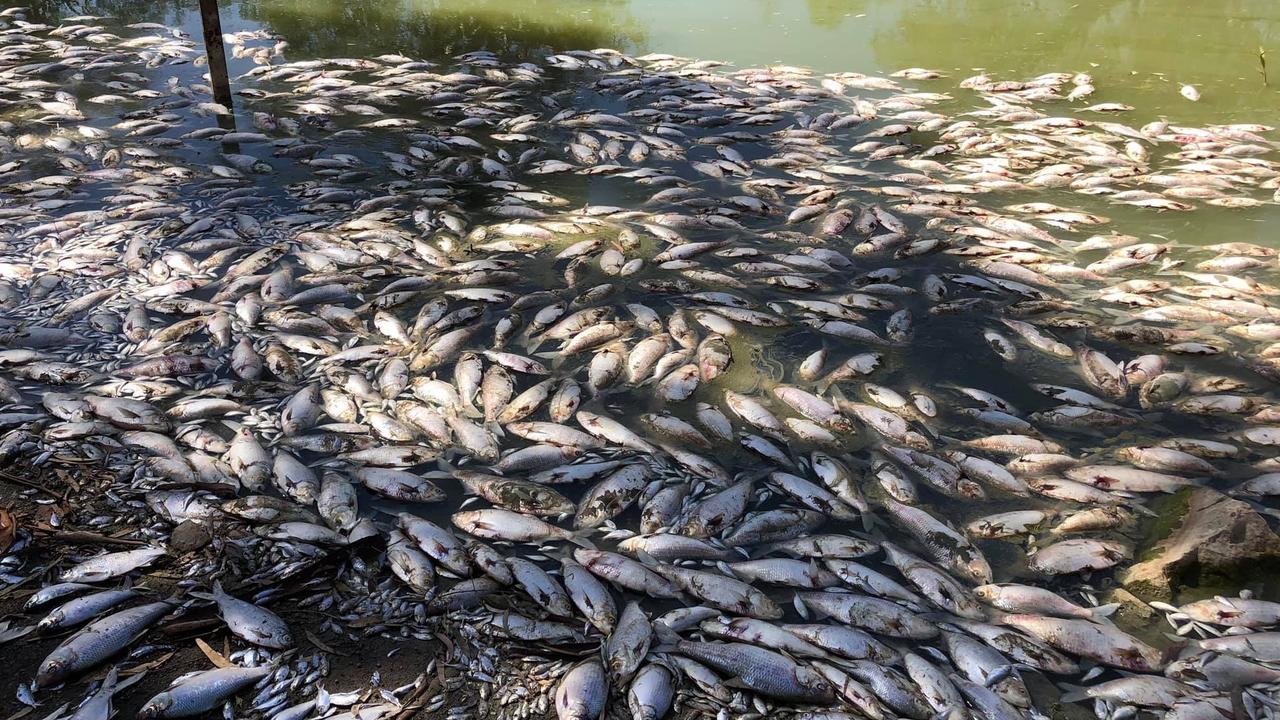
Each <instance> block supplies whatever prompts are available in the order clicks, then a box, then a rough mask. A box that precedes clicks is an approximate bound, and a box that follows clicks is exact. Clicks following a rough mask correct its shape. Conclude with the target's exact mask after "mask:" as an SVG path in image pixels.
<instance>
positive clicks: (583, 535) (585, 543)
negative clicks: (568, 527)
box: [565, 528, 596, 550]
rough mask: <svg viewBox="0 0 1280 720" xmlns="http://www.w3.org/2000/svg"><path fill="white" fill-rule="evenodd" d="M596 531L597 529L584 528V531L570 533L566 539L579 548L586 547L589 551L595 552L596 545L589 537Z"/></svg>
mask: <svg viewBox="0 0 1280 720" xmlns="http://www.w3.org/2000/svg"><path fill="white" fill-rule="evenodd" d="M594 531H595V528H583V529H582V530H578V531H575V532H571V533H569V535H568V536H567V537H566V538H565V539H566V540H568V541H569V542H571V543H573V544H574V545H577V546H579V547H584V548H586V549H588V550H595V549H596V544H595V543H594V542H591V539H590V538H588V537H587V536H588V535H590V534H591V533H592V532H594Z"/></svg>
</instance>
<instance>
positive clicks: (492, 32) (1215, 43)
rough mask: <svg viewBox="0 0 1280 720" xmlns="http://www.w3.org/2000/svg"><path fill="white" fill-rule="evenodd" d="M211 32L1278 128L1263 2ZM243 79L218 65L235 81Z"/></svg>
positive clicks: (387, 8) (261, 17) (1096, 1)
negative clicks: (968, 84) (1058, 79)
mask: <svg viewBox="0 0 1280 720" xmlns="http://www.w3.org/2000/svg"><path fill="white" fill-rule="evenodd" d="M33 5H34V6H35V7H36V8H37V9H42V10H43V13H44V14H45V16H46V17H54V16H58V15H63V16H65V15H67V14H70V13H75V12H88V13H103V14H110V15H114V16H117V17H122V18H129V19H131V20H139V21H140V20H154V21H162V22H166V23H169V24H178V25H180V26H181V27H183V28H185V29H187V30H188V31H189V32H191V33H192V35H193V36H196V37H198V36H199V28H200V25H199V16H198V15H197V14H196V13H195V3H194V2H155V3H150V2H129V1H128V0H97V1H92V0H90V1H86V2H70V3H33ZM41 6H46V7H43V8H41ZM222 22H223V29H224V31H225V32H228V33H231V32H236V31H239V30H252V29H257V28H264V29H266V30H269V31H270V32H272V33H275V34H277V35H279V36H280V37H282V38H283V39H284V40H285V41H286V42H287V43H288V44H289V46H288V56H289V58H290V59H295V60H300V59H305V58H319V57H370V56H373V55H378V54H381V53H388V52H396V53H402V54H405V55H407V56H410V57H421V58H446V57H449V56H452V55H455V54H458V53H461V52H466V51H469V50H475V49H487V50H492V51H495V52H500V53H502V54H503V55H505V56H508V57H525V58H529V57H532V58H540V57H543V56H544V55H546V54H547V53H548V52H549V51H555V50H565V49H581V48H597V47H613V48H617V49H620V50H623V51H626V52H631V53H644V52H659V53H671V54H676V55H682V56H685V57H691V58H703V59H714V60H720V61H724V62H727V63H730V64H732V65H736V66H741V67H750V66H758V65H765V64H774V63H779V64H787V65H795V66H802V67H809V68H812V69H814V70H816V71H820V72H840V71H853V72H862V73H868V74H871V73H887V72H892V71H895V70H899V69H902V68H906V67H926V68H931V69H936V70H940V71H942V72H944V73H946V74H948V75H949V76H950V77H949V78H947V79H942V80H937V81H932V82H930V81H923V82H917V83H916V85H917V86H918V87H919V88H920V89H922V90H934V89H936V90H938V91H946V90H948V89H950V88H951V87H953V84H954V82H956V80H957V79H959V78H964V77H967V76H970V75H973V74H976V73H977V72H979V71H982V72H987V73H989V74H991V75H992V76H994V77H999V78H1004V79H1012V78H1022V77H1030V76H1033V75H1036V74H1040V73H1044V72H1051V71H1066V72H1088V73H1090V74H1091V75H1093V76H1094V78H1095V79H1096V83H1095V84H1096V85H1097V87H1098V92H1097V93H1095V94H1094V95H1093V96H1091V97H1089V98H1087V99H1085V100H1081V101H1078V102H1077V103H1075V105H1076V107H1083V106H1085V105H1088V104H1091V103H1096V102H1123V103H1127V104H1129V105H1133V106H1134V107H1135V109H1134V110H1133V111H1132V112H1130V113H1126V114H1124V115H1123V117H1120V118H1118V119H1120V120H1122V121H1125V122H1128V123H1130V124H1133V125H1135V126H1137V125H1141V124H1142V123H1145V122H1148V121H1150V120H1153V119H1157V118H1164V119H1168V120H1170V121H1173V122H1179V123H1187V124H1196V125H1205V124H1213V123H1227V122H1240V121H1248V122H1265V121H1267V120H1268V119H1276V118H1280V3H1275V2H1271V1H1270V0H1226V1H1223V2H1213V3H1203V2H1197V1H1195V0H1156V1H1150V0H1148V1H1145V2H1144V1H1143V0H1127V1H1124V2H1111V1H1108V0H1081V1H1077V2H1071V1H1069V0H1037V1H1033V2H1020V3H1014V4H1010V3H1007V2H1003V1H1002V0H905V1H903V2H896V1H895V2H874V1H872V0H846V1H842V0H700V1H698V2H687V1H685V0H599V1H591V0H526V1H524V2H508V1H507V0H367V1H365V2H356V3H352V2H344V1H342V0H242V1H241V2H233V3H226V2H224V3H223V8H222ZM1267 51H1270V55H1269V56H1266V55H1265V53H1266V52H1267ZM1267 60H1270V63H1269V68H1267V70H1268V72H1267V73H1266V75H1265V77H1266V81H1264V73H1263V69H1264V66H1265V65H1266V64H1267V62H1266V61H1267ZM251 67H253V65H252V63H251V62H249V61H248V60H244V59H236V58H232V59H231V71H232V76H233V77H234V76H235V75H237V74H239V73H242V72H244V71H246V70H248V69H250V68H251ZM1184 83H1186V84H1191V85H1194V86H1196V87H1197V88H1198V89H1199V91H1200V93H1201V98H1200V100H1199V101H1197V102H1190V101H1188V100H1186V99H1184V98H1183V97H1182V96H1181V95H1179V93H1178V90H1179V87H1180V86H1181V85H1182V84H1184ZM950 109H952V108H950V107H947V106H946V105H945V104H944V105H943V106H941V107H940V108H939V111H940V112H946V111H947V110H950ZM1062 112H1063V113H1064V114H1071V112H1072V111H1071V109H1069V107H1068V106H1064V107H1063V108H1062ZM588 187H590V184H589V185H588ZM1040 195H1043V193H1042V194H1040ZM591 199H592V201H595V202H601V201H608V200H609V199H608V198H602V197H599V195H598V193H596V194H594V195H593V196H592V197H591ZM1026 199H1027V198H1017V199H1016V201H1022V200H1026ZM1032 199H1035V198H1032ZM1040 199H1043V198H1040ZM1098 207H1101V205H1099V206H1098ZM1082 209H1088V210H1091V211H1092V210H1097V207H1088V203H1086V204H1085V207H1084V208H1082ZM1108 209H1109V212H1108V213H1107V214H1108V215H1110V216H1111V217H1113V218H1114V219H1115V220H1116V221H1117V222H1129V221H1136V220H1140V221H1141V223H1142V225H1141V227H1142V228H1143V229H1144V230H1145V232H1146V233H1148V234H1151V235H1154V236H1157V238H1158V239H1165V238H1167V239H1169V240H1173V241H1175V242H1181V243H1187V244H1205V243H1212V242H1221V241H1225V240H1241V241H1250V242H1260V243H1264V244H1275V243H1280V238H1278V237H1277V236H1276V233H1275V232H1274V231H1272V230H1269V229H1268V228H1267V227H1266V224H1267V221H1271V222H1273V223H1274V222H1277V221H1280V210H1278V209H1276V208H1275V207H1274V206H1273V207H1269V208H1259V209H1256V210H1251V211H1246V212H1240V211H1232V210H1222V209H1217V208H1206V209H1205V210H1203V211H1202V212H1197V213H1194V214H1192V215H1188V214H1180V213H1171V214H1164V215H1156V214H1154V213H1149V212H1143V211H1141V210H1128V211H1126V210H1124V209H1120V210H1117V209H1116V208H1115V207H1114V206H1110V207H1109V208H1108Z"/></svg>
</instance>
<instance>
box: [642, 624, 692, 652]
mask: <svg viewBox="0 0 1280 720" xmlns="http://www.w3.org/2000/svg"><path fill="white" fill-rule="evenodd" d="M653 634H654V635H656V636H657V643H656V646H655V647H653V648H651V649H650V650H649V652H659V653H660V652H673V651H674V650H675V649H676V648H677V647H678V646H679V645H680V643H681V642H683V641H684V638H682V637H680V634H679V633H677V632H676V631H675V630H672V629H671V626H670V625H667V624H666V623H664V622H656V623H654V624H653Z"/></svg>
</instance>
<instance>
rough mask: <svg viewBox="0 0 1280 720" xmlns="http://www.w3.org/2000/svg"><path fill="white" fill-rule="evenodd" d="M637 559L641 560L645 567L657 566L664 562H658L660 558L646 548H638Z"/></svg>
mask: <svg viewBox="0 0 1280 720" xmlns="http://www.w3.org/2000/svg"><path fill="white" fill-rule="evenodd" d="M636 559H637V560H639V561H640V562H641V564H643V565H644V566H645V567H656V566H658V565H661V564H662V563H660V562H658V558H656V557H654V556H652V555H650V554H649V553H647V552H645V551H644V550H636Z"/></svg>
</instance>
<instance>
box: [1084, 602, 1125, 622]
mask: <svg viewBox="0 0 1280 720" xmlns="http://www.w3.org/2000/svg"><path fill="white" fill-rule="evenodd" d="M1119 608H1120V603H1107V604H1106V605H1099V606H1097V607H1092V608H1089V616H1090V617H1091V618H1092V619H1094V620H1102V619H1103V618H1108V617H1111V615H1112V613H1114V612H1115V611H1116V610H1118V609H1119Z"/></svg>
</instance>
